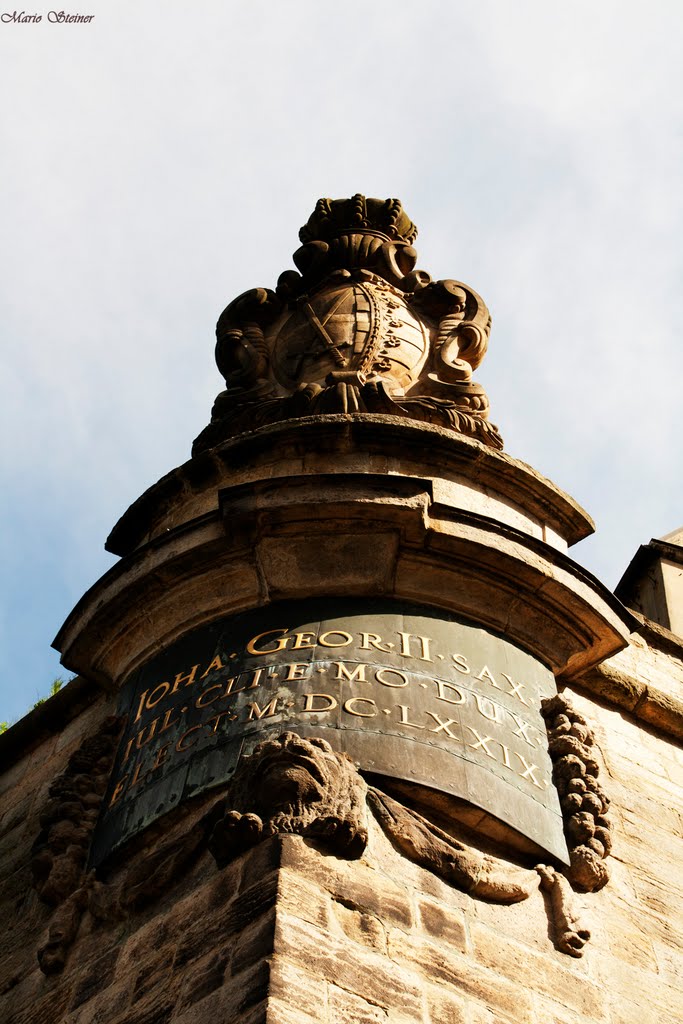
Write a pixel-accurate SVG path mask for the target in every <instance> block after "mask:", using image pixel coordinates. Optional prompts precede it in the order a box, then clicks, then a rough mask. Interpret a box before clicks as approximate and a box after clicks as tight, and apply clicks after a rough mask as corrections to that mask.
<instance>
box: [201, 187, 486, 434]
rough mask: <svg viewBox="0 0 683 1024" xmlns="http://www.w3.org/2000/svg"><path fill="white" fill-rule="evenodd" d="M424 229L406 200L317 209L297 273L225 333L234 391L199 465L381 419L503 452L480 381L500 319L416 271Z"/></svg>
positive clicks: (222, 398)
mask: <svg viewBox="0 0 683 1024" xmlns="http://www.w3.org/2000/svg"><path fill="white" fill-rule="evenodd" d="M416 235H417V229H416V228H415V226H414V224H413V223H412V222H411V221H410V220H409V219H408V217H407V216H406V214H405V212H404V211H403V208H402V206H401V204H400V202H399V201H398V200H397V199H387V200H380V199H366V198H365V197H364V196H361V195H356V196H354V197H353V198H352V199H338V200H331V199H320V200H318V203H317V205H316V208H315V210H314V212H313V214H312V215H311V217H310V219H309V220H308V222H307V224H305V225H304V227H303V228H302V229H301V231H300V238H301V241H302V243H303V245H302V246H301V248H300V249H298V250H297V252H296V253H295V254H294V262H295V264H296V266H297V267H298V268H299V272H297V271H293V270H288V271H285V272H284V273H283V274H281V275H280V278H279V280H278V283H277V287H276V289H275V290H274V291H272V290H270V289H267V288H253V289H251V290H250V291H247V292H245V293H244V294H243V295H240V296H238V298H236V299H234V300H233V301H232V302H231V303H230V305H229V306H228V307H227V308H226V309H225V310H224V312H223V313H222V315H221V317H220V319H219V321H218V325H217V328H216V336H217V344H216V362H217V364H218V368H219V370H220V371H221V373H222V374H223V376H224V378H225V382H226V390H225V391H224V392H222V393H221V394H220V395H219V396H218V398H217V400H216V403H215V405H214V409H213V413H212V421H211V424H210V425H209V426H208V427H207V428H206V430H204V431H203V432H202V433H201V434H200V436H199V437H198V438H197V440H196V441H195V446H194V453H195V454H197V453H198V452H200V451H203V450H205V449H207V448H211V447H213V446H215V445H216V444H219V443H220V442H221V441H223V440H226V439H227V438H229V437H231V436H233V435H234V434H237V433H240V432H242V431H243V430H245V429H253V428H254V427H256V426H259V425H261V424H264V423H273V422H277V421H280V420H285V419H290V418H292V417H298V416H306V415H318V414H331V413H350V412H351V413H363V412H366V413H380V414H382V413H383V414H390V415H394V416H402V417H408V418H411V419H417V420H422V421H426V422H430V423H435V424H438V425H440V426H444V427H447V428H449V429H451V430H455V431H458V432H460V433H464V434H468V435H470V436H471V437H475V438H477V439H478V440H479V441H481V442H483V443H484V444H487V445H489V446H491V447H493V448H502V446H503V443H502V440H501V437H500V434H499V433H498V430H497V428H496V427H495V426H493V424H491V423H489V421H488V408H489V403H488V399H487V397H486V394H485V392H484V390H483V388H481V387H480V386H479V385H478V384H476V383H475V382H474V381H473V380H472V370H473V369H475V368H476V367H477V366H478V365H479V363H480V362H481V360H482V359H483V357H484V354H485V352H486V347H487V344H488V337H489V331H490V326H491V319H490V316H489V312H488V310H487V308H486V306H485V304H484V302H483V300H482V299H481V298H480V296H479V295H477V293H476V292H475V291H473V290H472V289H471V288H469V287H468V286H467V285H464V284H462V283H461V282H459V281H451V280H444V281H432V279H431V278H430V276H429V274H427V273H425V272H424V271H420V270H417V271H416V270H415V269H414V267H415V263H416V260H417V253H416V251H415V249H414V248H413V246H412V243H413V241H414V240H415V237H416Z"/></svg>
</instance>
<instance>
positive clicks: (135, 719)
mask: <svg viewBox="0 0 683 1024" xmlns="http://www.w3.org/2000/svg"><path fill="white" fill-rule="evenodd" d="M148 693H149V690H145V692H144V693H143V694H142V695H141V696H140V703H139V704H138V713H137V715H136V716H135V718H134V719H133V722H134V723H135V722H137V721H138V719H139V718H140V715H141V714H142V709H143V708H144V706H145V697H146V696H147V694H148Z"/></svg>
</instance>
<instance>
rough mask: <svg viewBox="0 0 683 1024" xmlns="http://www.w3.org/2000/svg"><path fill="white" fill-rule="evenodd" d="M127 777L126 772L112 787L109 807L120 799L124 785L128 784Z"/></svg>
mask: <svg viewBox="0 0 683 1024" xmlns="http://www.w3.org/2000/svg"><path fill="white" fill-rule="evenodd" d="M128 775H129V773H128V772H126V774H125V775H122V776H121V778H120V779H119V781H118V782H117V783H116V786H115V787H114V792H113V793H112V795H111V800H110V801H109V806H110V807H113V806H114V804H115V803H116V801H117V800H120V799H121V796H122V795H123V791H124V790H125V788H126V783H127V782H128Z"/></svg>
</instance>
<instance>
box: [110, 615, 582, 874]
mask: <svg viewBox="0 0 683 1024" xmlns="http://www.w3.org/2000/svg"><path fill="white" fill-rule="evenodd" d="M555 693H556V688H555V681H554V678H553V675H552V673H551V672H550V671H549V669H547V668H545V667H544V666H543V665H542V664H541V663H540V662H539V661H537V660H536V659H535V658H534V657H532V656H531V655H530V654H527V653H526V652H524V651H522V650H521V649H520V648H519V647H517V646H515V645H514V644H512V643H510V642H509V641H507V640H505V639H504V638H503V637H501V636H498V635H496V634H493V633H491V632H489V631H488V630H486V629H483V628H481V627H479V626H476V625H473V624H471V623H467V622H463V621H460V620H458V619H455V618H453V617H452V616H449V615H448V614H446V613H444V612H441V611H437V610H436V609H431V608H426V607H421V606H418V605H405V604H398V603H397V602H395V601H389V600H372V599H370V600H356V599H333V598H330V599H324V600H308V601H296V602H287V603H282V604H278V605H271V606H269V607H268V608H264V609H259V610H256V611H251V612H247V613H244V614H242V615H239V616H233V617H231V618H229V619H223V620H219V621H217V622H213V623H211V624H210V625H208V626H203V627H201V628H199V629H196V630H194V631H193V632H191V633H188V634H187V635H186V636H184V637H183V638H182V639H180V640H178V641H176V642H175V643H174V644H172V645H171V646H170V647H169V648H168V649H167V650H165V651H164V652H163V653H162V654H160V655H158V656H157V657H155V658H154V659H152V660H151V661H150V662H148V663H147V664H146V665H145V666H143V667H142V668H141V669H139V670H138V671H137V672H136V673H134V675H133V676H132V677H131V678H130V679H129V680H128V683H127V684H126V686H125V687H124V688H123V690H122V692H121V699H120V705H119V713H120V714H125V715H127V724H126V728H125V731H124V734H123V737H122V739H121V743H120V747H119V750H118V753H117V756H116V761H115V765H114V770H113V773H112V780H111V784H110V788H109V792H108V794H107V797H106V802H105V809H104V812H103V814H102V816H101V820H100V823H99V825H98V829H97V832H96V835H95V841H94V845H93V854H92V859H93V862H94V863H99V862H101V861H102V859H103V858H104V857H106V856H107V855H108V854H109V853H110V852H111V851H112V850H114V849H115V848H116V847H117V846H119V845H120V844H121V843H123V842H124V841H125V840H127V839H128V838H130V837H131V836H133V835H135V834H136V833H137V832H139V831H140V830H141V829H143V828H145V827H146V826H147V825H149V824H150V823H151V822H153V821H154V820H155V819H157V818H159V817H160V816H161V815H163V814H165V813H166V812H168V811H169V810H171V809H172V808H173V807H176V806H177V805H178V804H180V803H182V802H183V801H184V800H186V799H187V798H189V797H192V796H195V795H196V794H199V793H202V792H203V791H205V790H207V789H209V788H211V787H214V786H218V785H221V784H223V783H225V782H227V781H228V779H230V777H231V775H232V774H233V772H234V770H235V767H236V765H237V762H238V760H239V758H240V755H241V754H243V753H248V752H249V751H251V750H252V749H253V748H254V747H255V746H256V744H257V743H259V742H260V741H261V740H262V739H264V738H265V737H266V736H268V735H272V734H277V733H281V732H283V731H285V730H287V729H291V730H293V731H294V732H297V733H299V734H300V735H303V736H308V737H310V736H324V737H325V738H326V739H328V740H329V742H330V743H331V744H332V746H333V747H334V748H335V749H337V750H340V751H346V752H347V753H348V754H350V756H351V757H352V758H353V759H354V760H355V761H356V763H357V764H358V765H359V767H360V769H361V770H364V771H366V772H372V773H375V774H376V775H385V776H390V777H392V778H394V779H398V780H403V781H406V782H410V783H414V784H418V785H420V786H426V787H429V788H430V789H431V790H436V791H440V792H441V793H446V794H450V795H451V796H453V797H457V798H458V799H460V800H463V801H465V802H467V803H468V804H471V805H473V806H474V807H477V808H480V809H481V810H482V811H484V812H487V813H488V814H490V815H492V816H493V817H494V818H496V819H498V820H499V821H502V822H504V823H505V824H507V825H508V826H510V827H511V828H512V829H514V830H515V831H516V832H517V833H520V834H521V835H522V836H524V837H526V838H527V839H529V840H531V842H532V843H534V844H536V845H537V846H539V847H541V848H542V849H544V850H546V851H548V852H549V853H551V854H552V855H553V856H555V857H557V858H559V859H560V860H564V861H566V860H567V850H566V845H565V840H564V835H563V830H562V817H561V813H560V807H559V802H558V797H557V793H556V790H555V788H554V786H553V784H552V781H551V771H552V767H551V762H550V758H549V755H548V743H547V736H546V730H545V724H544V721H543V719H542V717H541V714H540V702H541V699H542V698H545V697H551V696H552V695H553V694H555Z"/></svg>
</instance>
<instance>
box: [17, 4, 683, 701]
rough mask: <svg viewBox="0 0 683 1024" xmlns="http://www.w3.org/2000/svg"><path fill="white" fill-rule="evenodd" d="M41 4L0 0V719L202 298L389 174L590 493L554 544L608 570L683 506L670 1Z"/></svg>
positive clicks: (512, 400)
mask: <svg viewBox="0 0 683 1024" xmlns="http://www.w3.org/2000/svg"><path fill="white" fill-rule="evenodd" d="M86 8H87V10H86ZM5 9H7V10H9V8H3V10H5ZM49 9H50V8H49V6H46V7H45V8H44V9H43V8H42V7H36V8H35V12H37V13H43V15H44V16H43V21H42V22H41V23H40V24H12V23H10V24H0V89H1V91H2V93H1V94H2V96H3V98H4V99H3V103H2V105H1V108H0V139H1V150H0V159H1V161H2V173H1V175H0V181H1V182H2V186H1V187H0V223H2V225H3V229H2V245H1V246H0V322H1V323H2V347H1V350H0V361H1V364H2V403H1V411H0V415H1V416H2V424H1V427H2V434H1V437H2V440H1V441H0V445H1V451H2V479H3V488H2V505H1V514H2V531H1V533H0V558H1V565H2V582H1V585H0V586H1V596H2V603H1V607H0V659H1V664H0V690H1V693H0V719H2V718H4V719H10V720H12V719H16V718H17V717H19V716H20V715H21V714H22V713H23V712H24V711H25V710H26V709H27V707H29V706H30V705H31V704H32V703H33V702H34V701H35V700H36V699H37V697H38V696H41V695H43V694H45V693H46V692H47V690H48V688H49V684H50V682H51V680H52V679H53V678H54V677H55V676H56V675H59V674H60V672H61V671H62V670H60V668H59V663H58V656H57V655H56V654H55V653H54V652H52V651H51V650H50V642H51V640H52V638H53V636H54V635H55V633H56V632H57V629H58V628H59V626H60V625H61V623H62V621H63V620H64V618H65V617H66V615H67V614H68V612H69V610H70V609H71V607H72V606H73V604H74V603H75V602H76V600H77V599H78V598H79V597H80V595H81V594H82V593H83V591H84V590H85V589H86V588H87V587H88V586H90V584H91V583H93V582H94V580H95V579H96V578H97V577H98V576H99V575H100V574H101V573H102V572H103V571H104V570H105V569H106V568H108V567H109V565H111V564H112V563H113V561H114V559H113V558H112V557H111V556H109V555H107V554H106V553H105V552H104V550H103V544H104V540H105V538H106V536H107V534H108V532H109V530H110V529H111V527H112V525H113V524H114V522H115V521H116V520H117V519H118V517H119V516H120V514H121V513H122V512H123V511H124V510H125V508H126V507H127V505H128V504H130V502H131V501H132V500H133V499H134V498H135V497H136V496H137V495H138V494H139V493H140V492H141V491H143V490H144V489H145V488H146V487H147V486H149V485H150V484H151V483H153V482H154V481H155V480H156V479H158V478H159V477H160V476H162V475H163V474H164V473H165V472H167V471H168V470H169V469H170V468H172V467H173V466H175V465H178V464H179V463H181V462H183V461H184V460H185V459H186V458H187V457H188V456H189V449H190V444H191V441H192V439H193V438H194V437H195V436H196V434H197V433H199V431H200V430H201V429H202V427H203V426H205V424H206V423H207V422H208V418H209V414H210V409H211V404H212V401H213V398H214V396H215V394H216V393H217V392H218V391H219V390H220V389H221V381H220V379H219V376H218V372H217V370H216V369H215V366H214V363H213V330H214V325H215V321H216V319H217V316H218V314H219V313H220V311H221V310H222V309H223V308H224V306H225V305H226V304H227V302H228V301H229V300H230V299H231V298H233V297H234V296H235V295H237V294H239V293H240V292H241V291H243V290H244V289H245V288H248V287H251V286H254V285H268V286H272V285H273V283H274V282H275V280H276V278H277V276H278V274H279V273H280V271H281V270H283V269H285V268H287V267H290V266H291V253H292V252H293V251H294V249H295V248H296V247H297V244H298V243H297V231H298V228H299V226H300V225H301V224H302V223H304V221H305V220H306V219H307V217H308V215H309V213H310V211H311V210H312V208H313V205H314V203H315V200H316V199H317V198H318V196H320V195H329V196H333V197H337V196H346V195H352V194H353V193H354V192H357V191H361V192H364V193H365V194H367V195H375V196H381V197H386V196H398V197H399V198H400V199H402V201H403V202H404V205H405V207H406V209H407V211H408V214H409V216H410V217H411V218H412V219H413V220H414V221H415V222H416V223H417V225H418V228H419V230H420V234H419V237H418V240H417V243H416V245H417V248H418V251H419V254H420V259H419V262H418V266H420V267H423V268H424V269H425V270H428V271H429V272H430V273H431V274H433V275H434V276H436V277H455V278H459V279H461V280H463V281H466V282H467V283H468V284H471V285H472V286H473V287H474V288H475V289H476V290H477V291H478V292H479V293H480V294H481V295H483V297H484V299H485V300H486V302H487V304H488V305H489V307H490V309H491V311H492V314H493V330H492V335H491V344H490V348H489V353H488V356H487V358H486V360H485V362H484V364H483V365H482V366H481V367H480V369H479V370H478V371H477V374H476V377H477V379H478V380H479V381H481V383H482V384H484V386H485V387H486V388H487V390H488V392H489V396H490V398H491V405H492V413H491V418H492V420H493V421H494V422H495V423H497V424H498V425H499V427H500V428H501V431H502V433H503V437H504V439H505V442H506V451H507V452H508V453H509V454H510V455H512V456H514V457H517V458H520V459H522V460H524V461H525V462H528V463H531V464H532V465H533V466H534V467H535V468H537V469H538V470H539V471H540V472H542V473H544V474H545V475H546V476H548V477H550V478H551V479H552V480H553V481H554V482H555V483H556V484H557V485H558V486H560V487H562V488H563V489H565V490H566V491H568V492H569V493H570V494H572V496H573V497H574V498H576V499H577V500H578V501H579V502H580V503H581V504H582V505H583V506H584V507H585V508H586V509H587V510H588V511H589V512H590V513H591V515H592V516H593V517H594V519H595V520H596V525H597V534H596V537H595V538H591V539H590V540H587V541H584V542H582V543H581V544H580V545H578V546H577V547H576V548H575V549H573V555H574V557H575V558H576V559H577V561H579V562H581V563H582V564H584V565H585V566H587V567H588V568H589V569H590V570H592V571H593V572H594V573H595V574H596V575H598V576H599V577H600V578H601V579H602V580H603V581H604V582H605V583H606V584H607V585H608V586H610V587H613V586H614V585H615V584H616V582H617V581H618V579H619V577H620V575H621V573H622V571H623V570H624V569H625V567H626V565H627V564H628V562H629V560H630V558H631V556H632V555H633V553H634V552H635V550H636V548H637V547H638V545H639V544H641V543H644V542H647V541H648V540H649V539H650V537H652V536H661V535H663V534H666V533H668V532H670V531H672V530H674V529H675V528H676V527H679V526H681V525H682V524H683V509H682V504H683V503H682V502H681V497H682V490H683V487H682V485H681V456H680V440H679V437H680V430H681V415H680V398H679V395H680V389H681V376H682V375H681V370H682V362H683V359H682V356H681V350H682V346H681V342H680V338H679V336H680V333H681V327H680V325H681V323H682V322H683V299H682V295H683V289H682V288H681V266H682V262H683V257H682V256H681V244H680V239H681V237H683V189H682V187H681V177H682V175H681V172H682V170H683V160H682V155H683V154H682V150H683V142H682V136H681V125H682V118H681V107H682V106H683V70H682V64H681V60H680V43H681V38H682V29H683V7H681V5H680V4H679V3H677V2H675V3H674V2H670V3H663V2H658V3H654V4H653V5H651V6H650V7H649V8H648V12H647V16H644V9H643V7H642V5H641V4H635V3H631V2H625V3H624V2H621V3H616V2H604V0H601V2H600V3H599V4H596V3H595V2H594V0H593V2H590V3H589V2H584V0H578V2H577V0H574V2H573V3H572V4H564V5H559V4H550V3H548V2H547V0H517V2H516V3H512V2H507V0H477V2H471V3H469V2H458V0H450V2H442V3H437V2H433V0H427V2H423V4H422V5H421V7H420V8H419V9H418V8H417V6H416V5H413V4H408V3H403V2H400V0H393V2H391V3H389V2H385V0H376V2H375V3H373V4H366V3H361V2H359V0H349V2H347V3H346V4H345V5H343V7H342V6H340V5H334V6H333V5H331V4H329V5H328V4H325V3H321V2H320V0H317V2H315V3H314V2H309V0H304V2H301V0H290V2H288V3H287V4H275V3H274V2H272V0H271V2H268V3H263V2H255V3H251V4H249V5H246V4H243V3H240V4H238V3H235V2H233V0H227V2H225V0H221V2H218V0H204V2H203V3H200V4H195V5H190V4H186V3H179V2H177V0H164V2H163V3H161V2H160V0H137V2H135V3H133V2H130V0H117V2H116V3H114V2H113V0H108V2H103V0H92V2H90V3H87V4H86V5H85V6H83V8H82V11H81V12H82V13H92V14H94V15H95V17H94V20H93V21H92V22H91V23H90V24H86V25H64V24H63V25H54V24H50V23H49V22H48V21H47V18H46V15H47V12H48V10H49ZM80 10H81V8H79V11H80ZM33 12H34V9H33V8H31V13H33Z"/></svg>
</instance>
